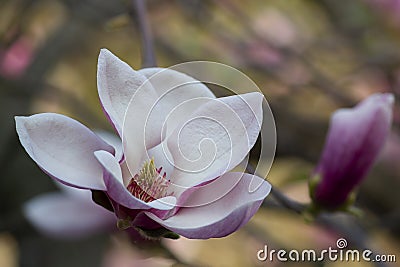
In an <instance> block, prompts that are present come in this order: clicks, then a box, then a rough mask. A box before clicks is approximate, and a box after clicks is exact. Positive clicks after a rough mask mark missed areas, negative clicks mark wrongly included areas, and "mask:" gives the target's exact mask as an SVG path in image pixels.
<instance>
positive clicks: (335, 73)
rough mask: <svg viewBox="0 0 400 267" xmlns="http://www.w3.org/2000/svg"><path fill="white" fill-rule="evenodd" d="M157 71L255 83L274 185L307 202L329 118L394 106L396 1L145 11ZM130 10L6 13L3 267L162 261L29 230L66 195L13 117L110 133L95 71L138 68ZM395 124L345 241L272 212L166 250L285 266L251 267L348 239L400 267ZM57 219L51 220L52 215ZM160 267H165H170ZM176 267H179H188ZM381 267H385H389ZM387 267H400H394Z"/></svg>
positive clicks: (79, 2)
mask: <svg viewBox="0 0 400 267" xmlns="http://www.w3.org/2000/svg"><path fill="white" fill-rule="evenodd" d="M146 4H147V11H148V21H149V23H150V26H151V30H152V34H153V39H154V40H153V41H154V48H155V55H156V58H157V63H158V65H159V66H162V67H168V66H171V65H174V64H177V63H181V62H185V61H193V60H209V61H217V62H221V63H225V64H228V65H231V66H233V67H235V68H237V69H239V70H241V71H242V72H244V73H245V74H247V75H248V76H249V77H250V78H251V79H253V80H254V81H255V82H256V83H257V85H258V86H259V87H260V89H261V90H262V91H263V93H264V95H265V97H266V98H267V100H268V101H269V104H270V106H271V109H272V111H273V114H274V116H275V120H276V127H277V136H278V146H277V154H276V159H275V162H274V165H273V167H272V169H271V171H270V174H269V175H268V180H269V181H270V182H271V183H272V184H273V185H275V186H277V187H278V188H280V189H281V190H282V191H283V192H284V193H285V194H287V195H289V196H290V197H292V198H293V199H296V200H298V201H301V202H308V201H309V199H308V189H307V179H308V176H309V174H310V173H311V172H312V170H313V168H314V166H315V165H316V163H317V161H318V158H319V154H320V152H321V150H322V147H323V143H324V139H325V134H326V133H327V129H328V125H329V118H330V115H331V113H332V112H333V111H334V110H335V109H337V108H341V107H351V106H353V105H354V104H356V103H357V102H358V101H360V100H362V99H364V98H365V97H367V96H368V95H370V94H373V93H375V92H391V93H393V94H394V95H395V96H396V101H398V99H399V98H398V97H399V94H400V0H353V1H335V0H319V1H317V0H290V1H272V0H270V1H265V0H253V1H246V2H244V1H240V0H215V1H210V0H205V1H200V0H174V1H161V0H148V1H146ZM136 14H137V13H135V10H134V8H133V7H132V3H131V2H129V1H109V0H1V1H0V125H1V126H0V129H1V130H0V170H1V175H0V177H1V178H0V266H2V267H14V266H32V267H36V266H41V267H47V266H51V267H57V266H60V267H63V266H76V267H79V266H104V267H111V266H118V267H122V266H123V267H125V266H127V267H128V266H150V265H146V264H148V263H144V262H137V261H136V260H137V259H140V258H146V257H153V256H157V257H159V258H160V259H159V260H160V261H162V263H160V262H157V263H152V264H154V265H151V266H169V265H171V262H165V261H163V259H162V258H163V257H164V258H165V257H167V258H168V255H165V253H163V252H160V251H153V250H150V249H142V248H138V247H135V246H131V245H130V244H129V242H128V241H127V240H126V239H124V238H123V237H121V236H120V235H119V234H114V235H110V234H109V233H100V234H96V235H93V236H89V237H85V238H83V239H79V240H68V241H66V240H60V239H54V238H50V237H46V236H43V235H42V234H40V233H38V232H37V231H36V230H35V229H34V228H33V227H32V226H30V224H29V223H28V222H27V221H26V220H25V219H24V217H23V215H22V212H21V207H22V205H23V204H24V203H26V201H28V200H29V199H31V198H33V197H35V196H38V195H40V194H43V193H46V192H51V191H56V190H58V189H57V188H56V186H55V185H54V184H53V182H52V181H51V179H50V178H49V177H47V176H46V175H45V174H44V173H42V172H41V171H40V169H39V168H38V167H37V166H36V165H35V164H34V162H33V161H32V160H31V159H30V158H29V157H28V155H27V154H26V153H25V151H24V150H23V148H22V146H21V145H20V144H19V141H18V138H17V135H16V133H15V125H14V118H13V117H14V116H15V115H30V114H33V113H38V112H58V113H62V114H66V115H68V116H71V117H72V118H75V119H77V120H79V121H81V122H82V123H84V124H85V125H87V126H89V127H90V128H95V129H103V130H108V131H112V129H111V128H110V126H109V124H108V122H107V121H106V119H105V117H104V116H103V113H102V110H101V107H100V104H99V100H98V97H97V89H96V64H97V56H98V53H99V50H100V49H101V48H108V49H109V50H110V51H112V52H113V53H115V54H116V55H117V56H119V57H120V58H121V59H123V60H124V61H126V62H128V63H129V64H130V65H131V66H132V67H133V68H135V69H138V68H140V67H141V64H142V63H141V34H140V32H139V30H138V27H137V25H138V18H137V15H136ZM399 123H400V112H399V105H398V102H396V105H395V110H394V125H393V128H392V134H391V136H390V138H389V139H388V142H387V144H386V146H385V148H384V150H383V151H382V153H381V155H380V157H379V160H378V162H377V164H376V165H375V166H374V168H373V170H372V171H371V173H370V174H369V176H368V178H367V179H366V181H365V182H364V183H363V184H362V186H361V187H360V189H359V194H358V199H357V206H358V207H361V208H362V209H363V210H364V211H365V217H364V218H363V219H357V218H354V217H351V216H347V215H334V216H332V219H334V220H338V221H340V222H342V224H343V222H344V225H347V227H345V229H336V228H335V226H334V225H333V226H332V225H331V226H329V225H324V224H318V223H307V222H306V221H305V220H304V219H303V218H302V217H301V216H299V215H297V214H295V213H294V212H292V211H288V210H285V209H282V208H281V207H279V206H278V205H277V204H276V203H274V202H273V201H272V200H268V202H267V204H268V203H269V204H270V205H266V207H263V208H262V209H260V211H259V212H258V213H257V214H256V216H255V217H254V218H253V219H252V220H251V221H250V223H249V224H248V225H247V226H246V227H244V228H243V229H242V230H240V231H238V232H237V233H235V234H233V235H231V236H229V237H226V238H222V239H215V240H206V241H198V240H187V239H184V238H182V239H180V240H178V241H165V242H164V245H165V246H166V247H168V248H169V249H170V251H171V252H172V253H173V254H174V255H175V256H176V257H177V258H179V259H181V260H182V262H186V263H191V264H192V265H193V266H266V265H268V266H281V265H283V263H279V262H276V261H275V262H272V263H268V264H267V263H266V262H264V263H262V262H259V261H257V257H256V252H257V251H258V250H259V249H262V248H263V247H264V245H265V244H267V245H268V247H269V248H271V249H273V248H275V249H279V248H285V249H310V248H315V249H319V250H321V249H326V248H327V247H329V246H333V247H335V243H336V240H337V239H338V238H339V237H342V236H343V233H346V234H347V235H348V236H351V237H353V238H354V239H355V240H359V241H360V240H361V241H362V242H361V243H362V244H364V245H365V246H368V247H370V248H373V249H375V250H376V251H377V252H379V253H383V254H396V255H397V258H398V261H399V260H400V205H399V203H400V194H399V193H398V191H399V189H400V165H399V159H400V136H399ZM55 216H56V215H55ZM162 264H165V265H162ZM181 265H182V264H181ZM285 265H289V266H343V265H345V266H375V265H374V264H372V263H366V262H359V263H341V262H336V263H334V262H326V263H318V264H316V263H309V262H308V263H285ZM382 266H383V265H382ZM385 266H400V265H396V263H391V264H388V265H385Z"/></svg>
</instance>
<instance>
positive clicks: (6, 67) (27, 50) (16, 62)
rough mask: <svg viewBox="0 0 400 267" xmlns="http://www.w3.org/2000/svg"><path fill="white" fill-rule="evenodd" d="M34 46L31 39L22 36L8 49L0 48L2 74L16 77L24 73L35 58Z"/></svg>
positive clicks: (0, 70) (12, 77) (0, 71)
mask: <svg viewBox="0 0 400 267" xmlns="http://www.w3.org/2000/svg"><path fill="white" fill-rule="evenodd" d="M33 52H34V51H33V47H32V45H31V43H30V42H29V40H28V39H27V38H25V37H20V38H19V39H17V40H16V41H15V42H14V43H12V44H11V45H10V47H8V48H7V49H6V50H3V51H2V50H1V49H0V75H2V76H4V77H7V78H11V79H15V78H18V77H19V76H21V75H22V74H24V72H25V70H26V68H27V67H28V66H29V64H30V63H31V61H32V58H33Z"/></svg>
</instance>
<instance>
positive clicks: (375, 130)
mask: <svg viewBox="0 0 400 267" xmlns="http://www.w3.org/2000/svg"><path fill="white" fill-rule="evenodd" d="M393 102H394V98H393V95H391V94H374V95H372V96H370V97H368V98H367V99H366V100H364V101H363V102H361V103H359V104H358V105H357V106H356V107H354V108H351V109H339V110H337V111H336V112H335V113H334V114H333V115H332V118H331V124H330V128H329V132H328V137H327V140H326V143H325V147H324V150H323V152H322V156H321V159H320V161H319V163H318V165H317V167H316V169H315V171H314V179H316V182H317V185H316V187H315V188H314V190H312V191H313V192H311V194H312V197H313V199H314V201H315V202H316V203H317V204H319V205H322V206H324V207H327V208H337V207H339V206H341V205H342V204H344V203H345V202H346V200H347V199H348V196H349V194H350V193H351V192H352V190H353V189H354V188H355V187H356V186H357V185H358V184H359V183H360V182H361V180H362V179H363V178H364V177H365V175H366V174H367V172H368V170H369V169H370V167H371V166H372V164H373V163H374V161H375V158H376V157H377V155H378V153H379V151H380V150H381V148H382V147H383V144H384V143H385V140H386V137H387V136H388V134H389V130H390V126H391V122H392V106H393ZM311 182H312V183H313V181H311ZM314 182H315V181H314Z"/></svg>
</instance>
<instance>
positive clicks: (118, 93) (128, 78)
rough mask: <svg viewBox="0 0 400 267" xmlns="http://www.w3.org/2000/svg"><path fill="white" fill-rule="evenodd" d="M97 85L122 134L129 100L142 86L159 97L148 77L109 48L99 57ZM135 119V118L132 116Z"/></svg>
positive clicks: (109, 113)
mask: <svg viewBox="0 0 400 267" xmlns="http://www.w3.org/2000/svg"><path fill="white" fill-rule="evenodd" d="M97 66H98V69H97V87H98V91H99V97H100V101H101V103H102V105H103V108H104V111H105V112H106V114H107V115H108V117H109V119H110V120H111V123H113V125H114V127H115V128H116V130H117V132H118V133H119V135H120V136H122V127H123V121H124V116H125V112H126V110H127V107H128V104H129V101H130V100H131V98H132V96H133V95H134V94H135V93H136V91H137V89H138V88H139V87H141V86H144V87H145V91H147V93H148V94H153V95H154V98H156V97H157V94H156V92H155V91H154V89H153V88H152V86H151V84H150V83H145V81H146V77H144V76H143V75H142V74H140V73H138V72H137V71H134V70H133V69H132V68H131V67H130V66H129V65H128V64H126V63H125V62H123V61H122V60H120V59H119V58H118V57H116V56H115V55H113V54H112V53H111V52H110V51H108V50H107V49H101V51H100V55H99V59H98V65H97ZM131 119H135V118H131Z"/></svg>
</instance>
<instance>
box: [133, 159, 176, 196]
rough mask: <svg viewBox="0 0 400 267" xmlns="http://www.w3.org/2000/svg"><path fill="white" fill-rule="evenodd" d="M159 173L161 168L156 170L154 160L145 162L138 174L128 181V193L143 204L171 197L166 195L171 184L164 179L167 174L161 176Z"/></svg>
mask: <svg viewBox="0 0 400 267" xmlns="http://www.w3.org/2000/svg"><path fill="white" fill-rule="evenodd" d="M161 172H162V167H160V168H158V169H157V168H156V166H155V164H154V159H151V160H150V161H149V162H147V161H146V162H145V163H144V164H143V167H142V169H141V170H140V171H139V173H138V174H135V176H133V178H132V179H131V180H130V181H129V184H128V186H127V189H128V191H129V192H131V194H132V195H133V196H134V197H136V198H138V199H141V200H143V201H144V202H151V201H153V200H156V199H159V198H163V197H166V196H170V195H172V193H170V194H168V192H167V190H168V186H169V185H170V183H171V182H170V180H167V179H166V176H167V174H166V173H165V172H164V173H163V174H162V175H161Z"/></svg>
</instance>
